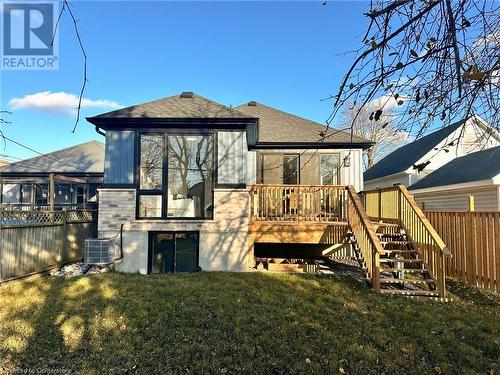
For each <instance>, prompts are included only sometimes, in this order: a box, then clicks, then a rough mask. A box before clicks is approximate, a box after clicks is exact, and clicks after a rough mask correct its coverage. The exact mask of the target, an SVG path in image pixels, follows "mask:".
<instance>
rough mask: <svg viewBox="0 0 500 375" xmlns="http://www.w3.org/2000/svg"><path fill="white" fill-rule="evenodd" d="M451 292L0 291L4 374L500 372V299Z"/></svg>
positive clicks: (286, 285) (220, 281) (318, 287)
mask: <svg viewBox="0 0 500 375" xmlns="http://www.w3.org/2000/svg"><path fill="white" fill-rule="evenodd" d="M450 289H451V291H452V292H453V293H454V295H453V298H454V301H453V302H451V303H447V304H445V303H438V302H429V301H421V300H408V299H404V298H397V297H389V296H382V295H377V294H375V293H374V292H373V291H371V290H370V289H369V288H368V287H367V286H365V285H364V284H361V283H359V282H356V281H353V280H351V279H348V278H320V277H315V276H312V275H286V274H272V273H239V274H236V273H203V272H202V273H199V274H194V275H175V276H174V275H169V276H141V275H124V274H118V273H115V274H102V275H95V276H91V277H80V278H70V279H63V278H56V277H51V278H39V279H36V280H31V281H24V282H15V283H10V284H6V285H3V286H1V287H0V373H3V372H4V371H5V370H6V369H12V368H14V367H17V366H20V367H23V368H32V369H36V370H38V371H41V370H40V369H48V368H51V369H56V370H58V371H59V370H61V369H67V370H68V371H70V370H73V371H79V372H80V373H82V374H94V373H125V372H127V371H129V372H132V373H135V372H137V373H143V374H150V373H194V374H204V373H214V374H221V373H229V374H231V373H259V374H261V373H264V374H266V373H267V374H274V373H299V374H302V373H334V374H335V373H345V374H381V373H385V374H395V373H397V374H424V373H430V374H432V373H443V374H460V373H463V374H473V373H478V374H490V371H492V369H493V370H494V373H495V374H498V373H499V372H500V297H499V296H498V295H492V294H488V293H486V292H482V291H480V290H478V289H474V288H470V287H464V286H463V284H459V283H450ZM2 369H3V370H2Z"/></svg>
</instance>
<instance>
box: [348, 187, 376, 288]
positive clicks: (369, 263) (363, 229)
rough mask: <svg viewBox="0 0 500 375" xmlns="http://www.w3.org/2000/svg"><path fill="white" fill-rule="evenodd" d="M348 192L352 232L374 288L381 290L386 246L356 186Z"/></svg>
mask: <svg viewBox="0 0 500 375" xmlns="http://www.w3.org/2000/svg"><path fill="white" fill-rule="evenodd" d="M346 190H347V192H348V198H349V200H348V221H349V225H350V227H351V230H352V233H353V235H354V237H355V238H356V243H357V245H358V248H359V251H360V252H361V254H362V256H363V260H364V262H365V268H366V273H367V275H368V278H369V279H370V282H371V285H372V288H373V289H375V290H376V291H377V292H379V291H380V256H381V255H382V254H383V253H384V248H383V246H382V243H381V242H380V240H379V238H378V237H377V234H376V232H375V229H374V228H373V225H372V223H371V221H370V219H369V217H368V215H367V214H366V212H365V210H364V207H363V204H362V202H361V199H360V198H359V196H358V194H357V193H356V190H354V187H352V186H347V187H346Z"/></svg>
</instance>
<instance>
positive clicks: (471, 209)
mask: <svg viewBox="0 0 500 375" xmlns="http://www.w3.org/2000/svg"><path fill="white" fill-rule="evenodd" d="M475 206H476V204H475V202H474V196H473V195H469V212H474V211H475Z"/></svg>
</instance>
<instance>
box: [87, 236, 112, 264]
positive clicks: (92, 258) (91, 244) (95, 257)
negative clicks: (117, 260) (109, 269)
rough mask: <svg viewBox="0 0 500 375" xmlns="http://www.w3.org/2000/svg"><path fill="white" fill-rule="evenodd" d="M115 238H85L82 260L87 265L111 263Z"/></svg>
mask: <svg viewBox="0 0 500 375" xmlns="http://www.w3.org/2000/svg"><path fill="white" fill-rule="evenodd" d="M114 253H115V240H114V239H109V238H97V239H90V240H85V252H84V254H83V262H84V263H85V264H87V265H96V266H98V265H107V264H111V263H113V255H114Z"/></svg>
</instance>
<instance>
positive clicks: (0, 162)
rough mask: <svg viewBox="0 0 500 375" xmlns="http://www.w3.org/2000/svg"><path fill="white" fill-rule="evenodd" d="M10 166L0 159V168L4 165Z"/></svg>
mask: <svg viewBox="0 0 500 375" xmlns="http://www.w3.org/2000/svg"><path fill="white" fill-rule="evenodd" d="M8 164H10V163H9V162H8V161H7V160H2V159H0V167H3V166H4V165H8Z"/></svg>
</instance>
